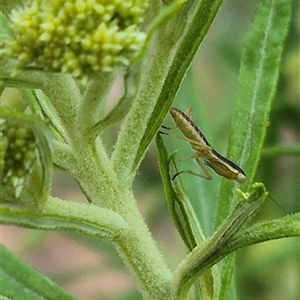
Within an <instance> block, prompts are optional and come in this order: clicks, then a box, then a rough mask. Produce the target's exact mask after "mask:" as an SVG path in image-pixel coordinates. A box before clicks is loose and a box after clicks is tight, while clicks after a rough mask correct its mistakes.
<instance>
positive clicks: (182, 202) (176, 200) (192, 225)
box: [156, 134, 214, 299]
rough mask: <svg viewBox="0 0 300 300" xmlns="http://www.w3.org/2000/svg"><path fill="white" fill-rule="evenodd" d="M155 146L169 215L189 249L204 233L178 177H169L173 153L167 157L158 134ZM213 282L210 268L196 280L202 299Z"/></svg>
mask: <svg viewBox="0 0 300 300" xmlns="http://www.w3.org/2000/svg"><path fill="white" fill-rule="evenodd" d="M156 146H157V151H158V163H159V169H160V173H161V177H162V181H163V185H164V190H165V195H166V199H167V203H168V209H169V212H170V215H171V217H172V219H173V222H174V224H175V226H176V228H177V230H178V232H179V234H180V236H181V238H182V240H183V241H184V243H185V245H186V246H187V247H188V248H189V250H192V249H194V248H195V247H196V246H197V245H200V244H201V243H203V242H204V235H203V233H202V230H201V228H200V226H199V223H198V220H197V217H196V214H195V212H194V210H193V207H192V205H191V203H190V200H189V198H188V197H187V196H186V194H185V192H184V190H183V187H182V184H181V181H180V178H179V177H177V179H176V181H175V180H174V181H173V180H172V179H171V177H170V161H171V164H172V166H173V169H174V170H175V172H176V173H177V172H178V170H177V168H176V165H175V162H174V155H172V156H171V158H169V156H168V153H167V150H166V148H165V145H164V143H163V140H162V137H161V136H160V134H157V135H156ZM213 282H214V281H213V275H212V272H211V270H208V271H207V272H205V273H204V274H203V275H202V276H201V277H200V278H199V280H198V282H197V283H198V285H199V292H200V293H201V296H202V297H203V298H204V299H208V298H211V297H212V295H213Z"/></svg>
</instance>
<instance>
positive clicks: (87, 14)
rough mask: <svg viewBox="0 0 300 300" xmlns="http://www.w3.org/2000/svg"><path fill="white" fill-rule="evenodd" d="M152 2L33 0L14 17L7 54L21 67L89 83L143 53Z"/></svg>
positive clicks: (13, 15) (7, 41)
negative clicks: (142, 28)
mask: <svg viewBox="0 0 300 300" xmlns="http://www.w3.org/2000/svg"><path fill="white" fill-rule="evenodd" d="M148 3H149V0H69V1H66V0H64V1H63V0H48V1H45V0H29V1H28V2H27V6H26V7H25V8H21V9H19V10H14V11H13V12H12V13H11V16H10V19H11V21H12V24H11V29H12V32H13V34H12V35H10V36H9V37H7V38H6V39H5V40H4V48H3V53H4V55H6V56H7V57H9V58H12V59H15V60H16V61H17V63H18V65H19V66H22V67H35V68H39V69H43V70H45V71H51V72H63V73H68V74H71V75H72V76H73V77H76V78H81V79H82V78H88V77H91V76H94V75H97V72H99V71H107V72H108V71H111V70H112V69H113V68H114V67H118V66H127V65H128V64H129V62H130V59H131V57H132V56H133V54H134V53H135V52H136V51H137V50H138V49H140V48H141V47H142V45H143V43H144V40H145V34H144V33H143V32H141V31H140V28H139V27H140V24H141V22H142V21H143V18H144V14H145V10H146V8H147V6H148Z"/></svg>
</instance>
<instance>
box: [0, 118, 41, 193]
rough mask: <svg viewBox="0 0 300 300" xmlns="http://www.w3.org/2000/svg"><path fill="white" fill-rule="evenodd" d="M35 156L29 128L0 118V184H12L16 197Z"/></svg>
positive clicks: (31, 133) (33, 141) (29, 171)
mask: <svg viewBox="0 0 300 300" xmlns="http://www.w3.org/2000/svg"><path fill="white" fill-rule="evenodd" d="M36 158H37V151H36V144H35V137H34V134H33V132H32V131H31V130H30V128H29V127H28V126H27V125H25V124H22V123H20V122H16V121H13V120H7V119H3V118H1V119H0V167H1V185H10V186H12V187H13V188H14V189H15V196H16V197H18V196H19V195H20V193H21V191H22V189H23V187H24V182H25V179H26V176H27V175H28V174H30V173H31V171H32V166H33V163H34V161H35V160H36Z"/></svg>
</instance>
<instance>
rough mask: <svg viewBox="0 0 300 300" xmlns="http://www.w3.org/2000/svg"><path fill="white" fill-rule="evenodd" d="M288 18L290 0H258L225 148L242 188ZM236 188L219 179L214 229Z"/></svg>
mask: <svg viewBox="0 0 300 300" xmlns="http://www.w3.org/2000/svg"><path fill="white" fill-rule="evenodd" d="M290 19H291V1H290V0H271V1H269V0H262V1H260V3H259V5H258V8H257V10H256V14H255V17H254V21H253V24H252V26H251V29H250V31H249V33H248V35H247V38H246V42H245V47H244V53H243V56H242V64H241V69H240V75H239V82H238V90H237V96H236V103H235V107H234V112H233V118H232V120H233V121H232V124H231V133H230V141H229V151H228V156H229V157H230V158H232V159H233V160H234V161H236V162H238V163H239V165H240V166H241V167H242V168H243V169H244V170H245V173H246V176H247V181H246V183H245V187H247V185H248V184H249V183H251V182H253V180H254V177H255V173H256V170H257V166H258V163H259V160H260V156H261V150H262V147H263V143H264V139H265V135H266V130H267V126H268V118H269V113H270V109H271V103H272V99H273V97H274V94H275V90H276V85H277V80H278V74H279V68H280V60H281V55H282V49H283V44H284V41H285V37H286V34H287V28H288V25H289V22H290ZM235 187H236V184H235V183H233V182H228V181H223V183H222V186H221V191H220V200H219V206H218V212H217V216H216V224H215V227H218V226H219V224H221V222H222V220H224V218H225V217H226V216H227V215H228V213H229V211H230V207H232V205H233V203H235V202H236V199H237V198H236V196H235V195H234V191H235ZM232 263H233V260H228V261H226V262H224V263H223V264H222V265H221V266H220V268H221V270H220V273H221V276H222V278H223V280H226V281H228V282H229V281H230V280H231V278H232V272H233V268H232V266H231V264H232ZM225 277H226V279H225ZM218 292H219V295H218V296H217V297H219V299H227V293H228V285H224V286H221V289H220V290H219V291H218Z"/></svg>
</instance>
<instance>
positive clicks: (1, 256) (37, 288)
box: [0, 245, 78, 300]
mask: <svg viewBox="0 0 300 300" xmlns="http://www.w3.org/2000/svg"><path fill="white" fill-rule="evenodd" d="M0 262H1V263H0V271H1V275H0V287H1V295H2V296H5V297H7V298H9V299H13V300H35V299H36V300H41V299H45V300H46V299H47V300H51V299H53V300H57V299H64V300H75V299H78V298H76V297H74V296H71V295H70V294H69V293H67V292H66V291H65V290H63V289H62V288H61V287H59V286H58V285H57V284H56V283H54V282H53V281H51V280H50V279H48V278H47V277H45V276H44V275H43V274H41V273H39V272H38V271H36V270H35V269H33V268H32V267H31V266H29V265H28V264H26V263H25V262H24V261H22V260H21V259H20V258H18V257H17V256H16V255H15V254H13V253H12V252H11V251H9V250H8V249H7V248H5V247H4V246H3V245H0Z"/></svg>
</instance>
